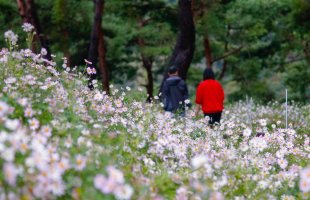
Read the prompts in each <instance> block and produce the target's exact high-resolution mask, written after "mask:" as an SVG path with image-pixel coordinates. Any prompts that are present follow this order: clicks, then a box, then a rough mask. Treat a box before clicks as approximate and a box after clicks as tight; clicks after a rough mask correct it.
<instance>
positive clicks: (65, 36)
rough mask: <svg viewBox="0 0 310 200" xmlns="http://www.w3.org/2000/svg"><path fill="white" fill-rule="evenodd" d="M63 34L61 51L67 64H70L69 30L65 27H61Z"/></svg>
mask: <svg viewBox="0 0 310 200" xmlns="http://www.w3.org/2000/svg"><path fill="white" fill-rule="evenodd" d="M62 34H63V42H64V44H63V52H64V56H65V57H66V58H67V66H71V54H70V50H69V48H70V47H69V30H68V29H67V28H63V29H62Z"/></svg>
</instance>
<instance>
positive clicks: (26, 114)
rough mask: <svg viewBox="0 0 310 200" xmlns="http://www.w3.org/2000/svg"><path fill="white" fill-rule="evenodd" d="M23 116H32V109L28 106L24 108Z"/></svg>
mask: <svg viewBox="0 0 310 200" xmlns="http://www.w3.org/2000/svg"><path fill="white" fill-rule="evenodd" d="M24 116H25V117H32V116H33V110H32V108H30V107H28V108H26V109H25V112H24Z"/></svg>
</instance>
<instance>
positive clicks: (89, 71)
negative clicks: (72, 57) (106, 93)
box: [86, 67, 93, 75]
mask: <svg viewBox="0 0 310 200" xmlns="http://www.w3.org/2000/svg"><path fill="white" fill-rule="evenodd" d="M86 72H87V74H89V75H90V74H92V73H93V70H92V69H91V68H90V67H87V68H86Z"/></svg>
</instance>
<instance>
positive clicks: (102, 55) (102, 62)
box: [98, 27, 110, 94]
mask: <svg viewBox="0 0 310 200" xmlns="http://www.w3.org/2000/svg"><path fill="white" fill-rule="evenodd" d="M98 53H99V71H100V74H101V78H102V87H103V90H104V91H106V93H107V94H109V92H110V87H109V85H110V84H109V72H108V67H107V64H106V50H105V43H104V33H103V30H102V28H101V27H100V30H99V46H98Z"/></svg>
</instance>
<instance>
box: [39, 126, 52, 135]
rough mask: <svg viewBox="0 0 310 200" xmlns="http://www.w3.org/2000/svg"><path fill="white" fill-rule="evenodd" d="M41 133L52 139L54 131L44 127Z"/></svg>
mask: <svg viewBox="0 0 310 200" xmlns="http://www.w3.org/2000/svg"><path fill="white" fill-rule="evenodd" d="M41 133H42V134H43V135H44V136H46V137H50V136H51V135H52V129H51V128H50V127H49V126H43V127H41Z"/></svg>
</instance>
